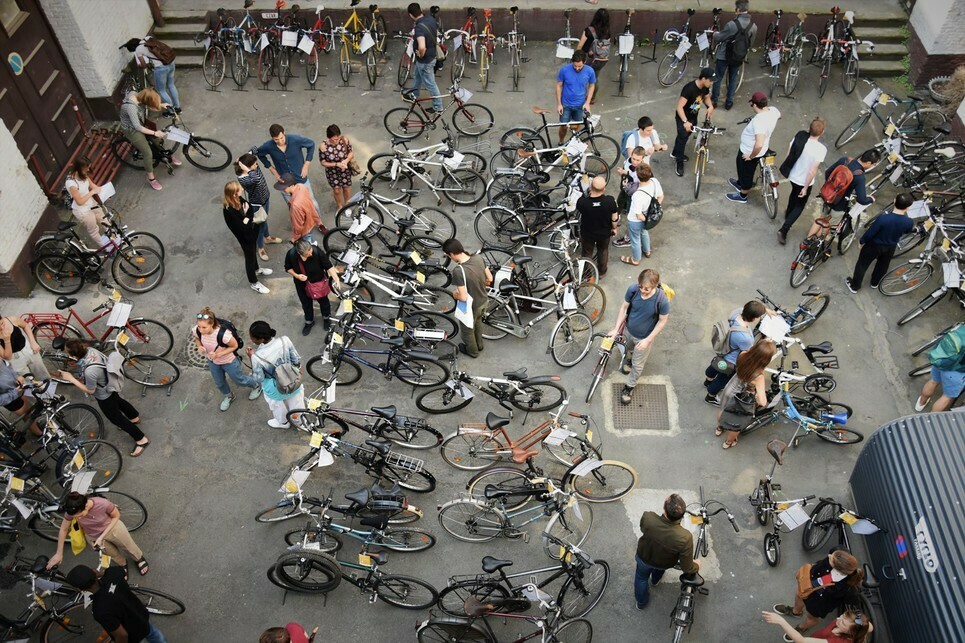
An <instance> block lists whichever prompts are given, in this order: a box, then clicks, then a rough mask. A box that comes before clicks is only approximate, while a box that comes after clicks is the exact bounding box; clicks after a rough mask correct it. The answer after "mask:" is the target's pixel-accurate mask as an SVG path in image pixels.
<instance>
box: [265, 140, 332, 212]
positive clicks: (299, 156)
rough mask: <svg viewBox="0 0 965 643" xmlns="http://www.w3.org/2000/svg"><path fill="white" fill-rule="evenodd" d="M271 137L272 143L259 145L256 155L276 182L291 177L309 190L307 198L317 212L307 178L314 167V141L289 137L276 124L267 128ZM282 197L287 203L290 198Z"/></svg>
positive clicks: (316, 205)
mask: <svg viewBox="0 0 965 643" xmlns="http://www.w3.org/2000/svg"><path fill="white" fill-rule="evenodd" d="M268 134H269V136H271V140H268V141H265V142H264V143H262V144H261V145H259V146H258V149H257V150H256V152H255V153H256V154H257V155H258V158H259V159H260V160H261V162H262V163H263V164H264V166H265V167H267V168H268V171H269V172H271V175H272V176H274V177H275V181H276V182H277V181H281V180H282V177H283V176H291V177H292V180H294V182H295V183H299V184H302V185H304V186H305V187H306V188H308V195H309V196H310V197H311V199H312V203H314V204H315V211H316V212H317V211H319V208H318V201H316V200H315V191H314V190H313V189H312V182H311V180H309V178H308V170H309V168H310V167H311V166H312V157H313V156H314V155H315V141H313V140H312V139H310V138H308V137H306V136H300V135H298V134H287V133H286V132H285V128H284V127H282V126H281V125H279V124H278V123H273V124H272V125H271V127H269V128H268ZM282 196H283V198H284V199H285V201H286V202H287V201H288V199H289V196H288V195H282Z"/></svg>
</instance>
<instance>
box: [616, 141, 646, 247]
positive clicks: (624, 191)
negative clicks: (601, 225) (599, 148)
mask: <svg viewBox="0 0 965 643" xmlns="http://www.w3.org/2000/svg"><path fill="white" fill-rule="evenodd" d="M646 152H647V151H646V150H645V149H644V148H643V147H635V148H633V150H631V151H630V153H629V154H628V155H627V160H626V161H624V162H623V167H618V168H617V174H619V175H620V192H619V193H618V194H617V214H618V217H619V214H620V213H624V214H626V212H627V211H628V210H629V209H630V195H631V194H633V193H634V191H635V190H636V189H637V186H638V185H639V184H640V177H639V176H637V168H638V167H640V166H641V165H643V164H644V156H645V155H646ZM613 245H614V246H616V247H617V248H626V247H627V246H629V245H630V227H629V225H628V226H627V232H626V234H624V235H623V236H622V237H620V238H615V239H614V240H613Z"/></svg>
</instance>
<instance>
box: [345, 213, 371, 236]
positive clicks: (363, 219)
mask: <svg viewBox="0 0 965 643" xmlns="http://www.w3.org/2000/svg"><path fill="white" fill-rule="evenodd" d="M370 225H372V217H370V216H369V215H367V214H362V215H359V218H358V219H355V220H354V221H352V225H350V226H349V229H348V233H349V236H355V235H359V234H362V233H363V232H365V231H366V230H367V229H368V227H369V226H370Z"/></svg>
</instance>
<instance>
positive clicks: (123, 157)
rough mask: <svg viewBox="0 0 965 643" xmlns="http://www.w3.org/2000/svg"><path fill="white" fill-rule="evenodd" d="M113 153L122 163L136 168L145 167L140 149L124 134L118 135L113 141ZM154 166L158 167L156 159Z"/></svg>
mask: <svg viewBox="0 0 965 643" xmlns="http://www.w3.org/2000/svg"><path fill="white" fill-rule="evenodd" d="M111 154H113V155H114V158H116V159H117V160H119V161H120V162H121V164H123V165H126V166H127V167H131V168H134V169H138V168H142V167H144V165H143V162H142V159H143V158H144V157H142V156H141V152H140V150H138V149H137V148H136V147H134V146H133V145H131V143H130V141H128V140H127V138H125V137H124V136H123V135H118V136H117V137H116V138H115V139H114V140H113V141H111ZM154 167H157V160H156V159H155V163H154Z"/></svg>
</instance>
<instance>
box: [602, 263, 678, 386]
mask: <svg viewBox="0 0 965 643" xmlns="http://www.w3.org/2000/svg"><path fill="white" fill-rule="evenodd" d="M669 317H670V299H669V298H668V297H667V293H666V292H664V290H663V288H662V287H661V286H660V273H659V272H657V271H656V270H653V269H652V268H647V269H646V270H644V271H642V272H641V273H640V276H639V277H637V283H636V284H635V285H633V286H630V287H629V288H628V289H627V292H626V294H625V295H624V297H623V305H622V306H620V311H619V312H618V313H617V323H616V324H615V325H614V326H613V330H611V331H610V333H609V336H610V337H616V336H617V335H619V334H620V331H621V329H623V326H624V322H625V323H626V328H625V329H624V330H623V337H624V340H625V342H626V344H627V348H629V349H630V353H631V357H630V359H629V360H624V362H623V365H622V367H621V369H620V370H621V371H623V372H624V373H626V374H627V376H628V377H627V383H626V384H624V385H623V390H622V391H621V392H620V402H621V403H623V404H629V403H630V400H631V399H632V397H633V387H634V386H636V385H637V379H639V378H640V374H641V373H643V367H644V366H646V364H647V358H648V357H650V349H651V348H653V340H654V339H655V338H656V337H657V335H659V334H660V331H662V330H663V328H664V326H666V325H667V319H668V318H669Z"/></svg>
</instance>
